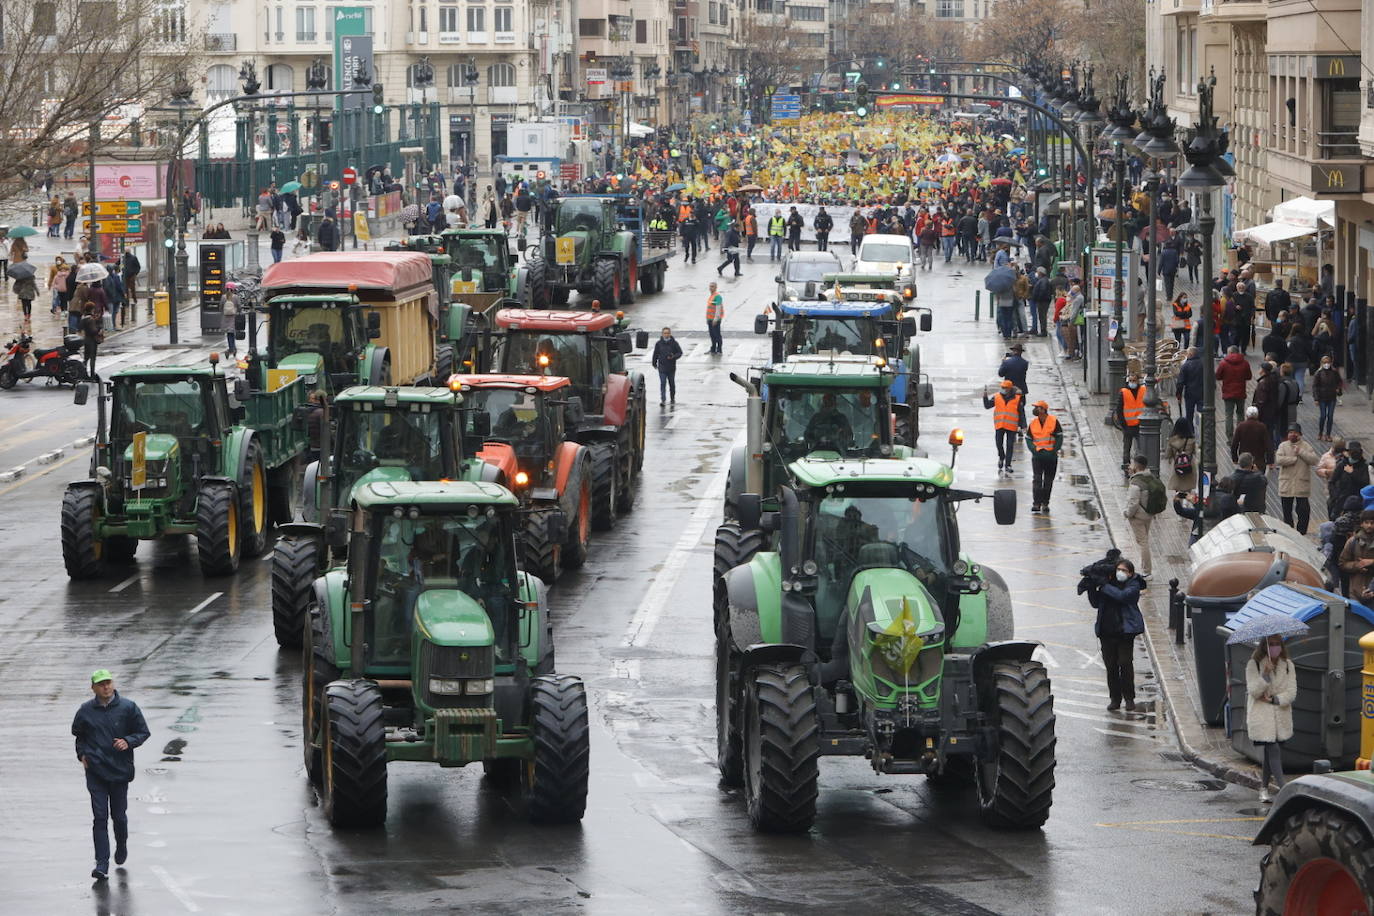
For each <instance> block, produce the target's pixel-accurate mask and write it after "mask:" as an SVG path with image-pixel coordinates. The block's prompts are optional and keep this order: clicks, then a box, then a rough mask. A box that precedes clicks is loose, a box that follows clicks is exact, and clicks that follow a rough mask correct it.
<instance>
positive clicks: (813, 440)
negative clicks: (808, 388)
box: [805, 391, 854, 452]
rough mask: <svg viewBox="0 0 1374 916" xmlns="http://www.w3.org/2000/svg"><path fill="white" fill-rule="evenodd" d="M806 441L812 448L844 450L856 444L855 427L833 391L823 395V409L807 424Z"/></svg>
mask: <svg viewBox="0 0 1374 916" xmlns="http://www.w3.org/2000/svg"><path fill="white" fill-rule="evenodd" d="M805 439H806V443H807V445H808V446H809V447H811V448H821V447H824V446H828V447H829V448H831V449H833V450H835V451H837V452H844V451H845V450H846V449H848V448H850V447H851V446H852V445H853V444H854V429H853V427H852V426H850V423H849V417H847V416H845V414H844V411H842V410H840V408H839V405H838V403H837V401H836V399H835V395H834V393H833V392H830V391H827V392H826V393H825V394H823V395H821V409H820V410H818V411H816V412H815V414H813V415H812V417H811V419H810V420H809V421H808V422H807V424H806V434H805Z"/></svg>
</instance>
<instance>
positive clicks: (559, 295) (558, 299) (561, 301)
mask: <svg viewBox="0 0 1374 916" xmlns="http://www.w3.org/2000/svg"><path fill="white" fill-rule="evenodd" d="M571 294H572V290H570V289H568V288H567V287H566V286H555V287H554V288H553V291H552V292H551V293H550V294H549V301H550V302H551V303H552V304H553V305H567V304H568V298H569V297H570V296H571Z"/></svg>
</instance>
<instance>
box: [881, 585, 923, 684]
mask: <svg viewBox="0 0 1374 916" xmlns="http://www.w3.org/2000/svg"><path fill="white" fill-rule="evenodd" d="M873 644H874V646H876V647H877V649H878V651H879V652H881V653H882V656H883V661H885V662H887V664H888V665H889V666H890V667H891V668H892V669H893V670H894V671H897V672H900V673H901V675H902V676H903V677H907V676H909V675H910V674H911V666H912V665H914V664H916V657H917V656H918V655H920V654H921V650H922V649H923V648H925V640H924V639H923V638H922V637H920V636H919V635H917V633H916V620H915V619H914V618H913V617H912V616H911V603H910V601H909V600H908V599H907V598H905V597H904V598H902V613H900V614H898V615H897V617H896V618H894V619H893V621H892V623H891V625H889V626H888V627H887V628H886V629H885V630H883V632H882V635H880V636H877V637H875V638H874V640H873Z"/></svg>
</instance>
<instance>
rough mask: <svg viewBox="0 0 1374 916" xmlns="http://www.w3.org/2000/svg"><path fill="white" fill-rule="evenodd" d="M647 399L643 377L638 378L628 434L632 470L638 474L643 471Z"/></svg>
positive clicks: (647, 414)
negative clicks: (630, 427)
mask: <svg viewBox="0 0 1374 916" xmlns="http://www.w3.org/2000/svg"><path fill="white" fill-rule="evenodd" d="M648 416H649V399H648V397H647V396H646V395H645V393H644V377H643V376H639V377H638V383H637V385H636V387H635V414H634V418H633V419H632V420H631V423H633V428H632V431H631V433H630V445H631V451H632V452H634V468H635V473H636V474H638V473H639V472H640V471H642V470H644V429H645V427H646V426H647V425H648Z"/></svg>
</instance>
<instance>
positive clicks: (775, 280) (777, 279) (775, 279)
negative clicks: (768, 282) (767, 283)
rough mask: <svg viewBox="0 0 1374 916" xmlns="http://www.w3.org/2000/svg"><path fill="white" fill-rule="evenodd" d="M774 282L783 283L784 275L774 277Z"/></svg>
mask: <svg viewBox="0 0 1374 916" xmlns="http://www.w3.org/2000/svg"><path fill="white" fill-rule="evenodd" d="M773 282H774V283H781V282H782V274H778V275H777V276H776V277H774V278H773Z"/></svg>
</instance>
